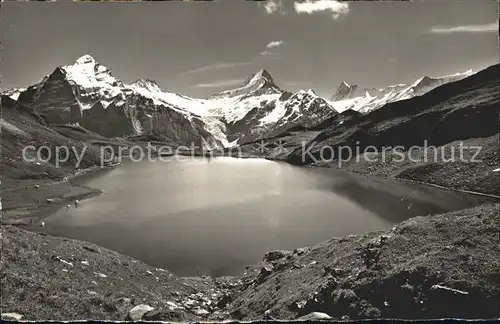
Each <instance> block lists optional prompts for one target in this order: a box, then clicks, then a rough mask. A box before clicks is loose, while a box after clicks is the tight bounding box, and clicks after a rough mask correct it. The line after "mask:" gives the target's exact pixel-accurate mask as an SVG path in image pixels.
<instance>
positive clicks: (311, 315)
mask: <svg viewBox="0 0 500 324" xmlns="http://www.w3.org/2000/svg"><path fill="white" fill-rule="evenodd" d="M331 318H332V317H331V316H330V315H328V314H325V313H320V312H312V313H309V314H307V315H304V316H301V317H299V318H297V320H299V321H313V320H327V319H331Z"/></svg>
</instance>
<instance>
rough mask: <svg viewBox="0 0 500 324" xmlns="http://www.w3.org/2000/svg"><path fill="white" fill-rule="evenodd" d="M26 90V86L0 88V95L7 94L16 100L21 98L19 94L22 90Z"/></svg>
mask: <svg viewBox="0 0 500 324" xmlns="http://www.w3.org/2000/svg"><path fill="white" fill-rule="evenodd" d="M25 90H26V88H12V89H5V90H1V89H0V95H2V96H7V97H10V98H12V99H14V100H17V98H19V95H20V94H21V92H23V91H25Z"/></svg>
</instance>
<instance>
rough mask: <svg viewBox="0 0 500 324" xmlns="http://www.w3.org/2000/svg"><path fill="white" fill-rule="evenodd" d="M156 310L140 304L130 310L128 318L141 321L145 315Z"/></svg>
mask: <svg viewBox="0 0 500 324" xmlns="http://www.w3.org/2000/svg"><path fill="white" fill-rule="evenodd" d="M152 310H154V308H153V307H151V306H149V305H145V304H140V305H137V306H135V307H134V308H132V309H131V310H129V312H128V318H129V319H130V320H132V321H140V320H141V319H142V317H143V316H144V314H146V313H147V312H150V311H152Z"/></svg>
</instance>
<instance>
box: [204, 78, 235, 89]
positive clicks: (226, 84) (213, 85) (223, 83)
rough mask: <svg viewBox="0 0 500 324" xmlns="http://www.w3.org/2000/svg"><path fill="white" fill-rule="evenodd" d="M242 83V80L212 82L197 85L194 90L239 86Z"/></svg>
mask: <svg viewBox="0 0 500 324" xmlns="http://www.w3.org/2000/svg"><path fill="white" fill-rule="evenodd" d="M243 81H244V80H242V79H231V80H222V81H214V82H211V83H199V84H197V85H196V86H195V87H196V88H222V87H229V86H234V85H239V84H242V83H243Z"/></svg>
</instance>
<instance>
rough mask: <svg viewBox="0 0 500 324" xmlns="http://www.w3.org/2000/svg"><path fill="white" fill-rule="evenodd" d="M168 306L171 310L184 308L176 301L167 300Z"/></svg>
mask: <svg viewBox="0 0 500 324" xmlns="http://www.w3.org/2000/svg"><path fill="white" fill-rule="evenodd" d="M167 306H168V308H169V309H170V310H177V309H183V307H182V306H179V305H177V304H176V303H174V302H173V301H168V302H167Z"/></svg>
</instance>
